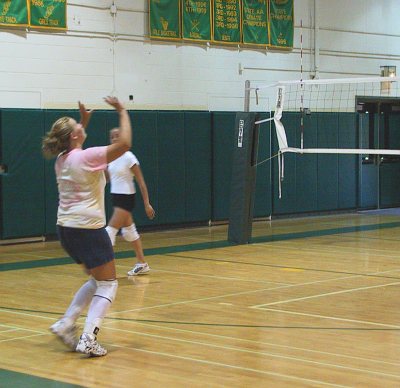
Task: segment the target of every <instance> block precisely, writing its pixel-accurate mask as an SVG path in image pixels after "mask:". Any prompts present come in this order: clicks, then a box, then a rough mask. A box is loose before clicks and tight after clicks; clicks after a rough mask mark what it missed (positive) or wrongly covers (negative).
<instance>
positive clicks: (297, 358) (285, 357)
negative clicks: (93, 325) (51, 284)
mask: <svg viewBox="0 0 400 388" xmlns="http://www.w3.org/2000/svg"><path fill="white" fill-rule="evenodd" d="M111 329H112V330H114V331H121V332H125V333H130V334H137V333H136V332H135V331H133V330H125V329H116V328H111ZM139 335H140V336H141V337H143V336H145V337H152V338H158V339H160V338H161V339H165V340H172V341H175V342H183V343H188V344H192V345H193V344H194V345H200V346H205V347H210V348H217V349H223V350H232V351H235V352H240V353H248V354H255V355H262V356H268V357H273V358H280V359H283V360H289V361H295V362H302V363H305V364H312V365H318V366H322V367H330V368H336V369H344V370H348V371H352V372H362V373H369V374H373V375H378V376H384V377H394V378H396V379H400V375H394V374H391V373H384V372H379V371H373V370H369V369H361V368H353V367H348V366H343V365H338V364H331V363H327V362H319V361H312V360H307V359H304V358H300V357H291V356H284V355H281V354H275V353H270V352H263V351H259V352H257V351H254V350H247V349H241V348H237V347H230V346H224V345H216V344H210V343H204V342H199V341H191V340H185V339H180V338H174V337H166V336H161V335H156V334H148V333H140V334H139Z"/></svg>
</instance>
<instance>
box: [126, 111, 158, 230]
mask: <svg viewBox="0 0 400 388" xmlns="http://www.w3.org/2000/svg"><path fill="white" fill-rule="evenodd" d="M130 116H131V121H132V130H133V133H132V135H133V137H132V152H133V153H134V154H135V155H136V157H137V158H138V160H139V163H140V169H141V170H142V173H143V176H144V179H145V181H146V186H147V190H148V192H149V198H150V203H151V205H152V206H153V208H154V210H155V212H156V217H155V218H154V220H149V219H148V218H147V216H146V213H145V211H144V206H143V199H142V195H141V193H140V189H139V185H138V184H137V182H135V185H136V193H137V194H136V204H135V209H134V210H133V217H134V220H135V222H136V224H137V225H138V227H140V226H142V225H153V226H154V225H158V224H159V223H160V214H159V207H158V187H159V185H158V149H157V112H155V111H134V112H130Z"/></svg>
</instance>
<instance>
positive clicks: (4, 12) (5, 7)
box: [1, 0, 11, 16]
mask: <svg viewBox="0 0 400 388" xmlns="http://www.w3.org/2000/svg"><path fill="white" fill-rule="evenodd" d="M10 5H11V0H10V1H6V2H4V6H3V11H2V13H1V14H2V15H3V16H4V15H6V14H7V12H8V11H9V9H10Z"/></svg>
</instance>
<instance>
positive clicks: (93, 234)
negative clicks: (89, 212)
mask: <svg viewBox="0 0 400 388" xmlns="http://www.w3.org/2000/svg"><path fill="white" fill-rule="evenodd" d="M57 233H58V237H59V239H60V242H61V245H62V247H63V248H64V250H65V251H66V252H67V253H68V255H69V256H71V258H72V259H74V260H75V261H76V262H77V263H78V264H84V265H85V267H86V268H88V269H92V268H96V267H99V266H100V265H103V264H106V263H108V262H109V261H112V260H113V259H114V250H113V247H112V245H111V240H110V237H109V236H108V233H107V231H106V228H100V229H81V228H68V227H65V226H60V225H57Z"/></svg>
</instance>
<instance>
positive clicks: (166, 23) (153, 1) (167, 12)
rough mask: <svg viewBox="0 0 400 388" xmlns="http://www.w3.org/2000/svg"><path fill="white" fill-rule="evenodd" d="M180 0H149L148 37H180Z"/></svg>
mask: <svg viewBox="0 0 400 388" xmlns="http://www.w3.org/2000/svg"><path fill="white" fill-rule="evenodd" d="M179 3H180V0H149V19H150V20H149V26H150V38H157V39H168V40H176V39H180V38H181V30H180V7H179Z"/></svg>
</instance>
